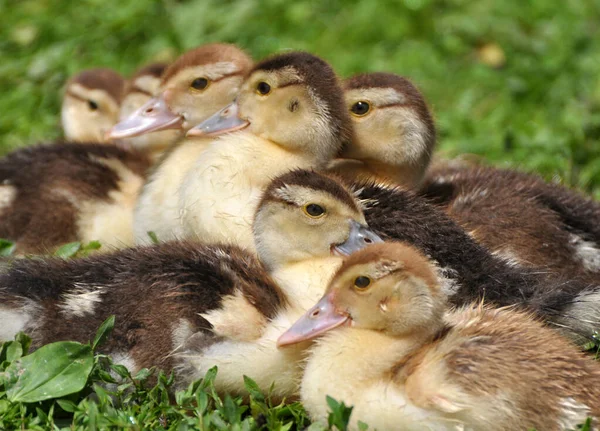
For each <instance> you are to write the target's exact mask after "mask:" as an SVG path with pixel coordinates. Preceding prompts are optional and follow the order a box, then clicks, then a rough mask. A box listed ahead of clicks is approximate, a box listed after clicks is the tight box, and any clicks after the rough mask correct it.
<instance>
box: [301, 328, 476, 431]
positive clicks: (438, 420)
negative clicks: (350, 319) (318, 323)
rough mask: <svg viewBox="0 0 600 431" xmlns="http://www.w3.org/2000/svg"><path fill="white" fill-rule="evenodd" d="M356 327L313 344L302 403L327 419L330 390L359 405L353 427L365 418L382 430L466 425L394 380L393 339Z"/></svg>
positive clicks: (319, 417) (338, 397)
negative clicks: (422, 403) (412, 395)
mask: <svg viewBox="0 0 600 431" xmlns="http://www.w3.org/2000/svg"><path fill="white" fill-rule="evenodd" d="M350 331H355V330H353V329H352V328H342V329H338V330H335V332H333V331H332V332H331V333H329V334H327V335H326V336H325V337H323V338H321V339H320V340H319V341H317V342H316V343H315V345H314V347H313V348H312V349H311V354H310V358H309V360H308V362H307V365H306V368H305V372H304V377H303V379H302V385H301V397H302V403H303V405H304V407H305V408H306V409H307V411H308V412H309V414H310V415H311V417H313V418H314V419H315V420H321V421H326V420H327V416H328V414H329V409H328V405H327V402H326V399H325V397H326V395H329V396H331V397H333V398H334V399H336V400H337V401H338V402H344V403H345V404H346V405H348V406H353V407H354V408H353V411H352V416H351V419H350V427H349V429H353V430H354V429H358V421H362V422H364V423H366V424H368V425H369V428H370V429H380V430H384V429H402V430H422V429H430V430H465V428H464V424H461V423H458V422H457V421H455V420H448V418H444V417H443V416H442V414H441V413H440V412H439V411H432V410H427V409H424V408H421V407H419V406H417V405H415V404H414V403H413V402H412V401H411V399H410V398H409V397H408V395H407V393H406V387H405V385H404V384H402V383H399V382H397V381H394V380H391V379H390V377H389V373H388V372H389V370H390V369H391V368H392V367H393V365H394V363H396V362H397V360H398V351H397V349H394V348H390V341H389V339H387V340H386V339H385V338H384V337H380V336H378V335H377V334H375V333H373V332H371V331H369V333H367V332H366V331H365V333H364V334H362V335H360V336H358V337H356V336H348V335H349V334H351V332H350Z"/></svg>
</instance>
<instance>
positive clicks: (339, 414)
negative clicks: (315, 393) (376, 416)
mask: <svg viewBox="0 0 600 431" xmlns="http://www.w3.org/2000/svg"><path fill="white" fill-rule="evenodd" d="M326 400H327V405H328V406H329V408H330V410H331V413H329V417H328V418H327V422H328V423H329V426H330V427H333V426H335V427H336V428H337V429H339V430H342V431H343V430H345V429H347V428H348V423H349V422H350V415H351V414H352V407H348V406H346V405H345V404H344V403H339V402H337V401H336V400H335V399H333V398H332V397H330V396H329V395H327V397H326Z"/></svg>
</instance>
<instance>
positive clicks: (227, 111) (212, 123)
mask: <svg viewBox="0 0 600 431" xmlns="http://www.w3.org/2000/svg"><path fill="white" fill-rule="evenodd" d="M249 125H250V123H249V122H248V121H247V120H243V119H241V118H240V117H239V107H238V105H237V103H236V102H233V103H231V104H230V105H227V106H226V107H224V108H223V109H221V110H220V111H218V112H217V113H215V114H213V115H212V116H210V117H209V118H207V119H206V120H204V121H203V122H202V123H200V124H198V125H197V126H196V127H193V128H192V129H190V130H189V131H188V132H187V134H186V136H187V137H190V136H206V137H210V136H218V135H222V134H224V133H230V132H235V131H236V130H242V129H244V128H246V127H248V126H249Z"/></svg>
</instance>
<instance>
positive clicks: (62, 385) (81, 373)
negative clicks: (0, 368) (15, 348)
mask: <svg viewBox="0 0 600 431" xmlns="http://www.w3.org/2000/svg"><path fill="white" fill-rule="evenodd" d="M93 365H94V357H93V354H92V348H91V347H90V346H89V345H84V344H80V343H76V342H73V341H60V342H57V343H52V344H48V345H46V346H43V347H40V348H39V349H38V350H36V351H35V352H33V353H32V354H31V355H28V356H24V357H22V358H21V359H19V360H17V361H15V362H13V363H12V364H11V365H10V366H9V367H8V368H7V369H6V375H7V376H8V379H7V382H6V395H7V398H8V399H9V400H10V401H12V402H19V401H20V402H25V403H32V402H36V401H43V400H47V399H50V398H58V397H62V396H65V395H69V394H72V393H75V392H79V391H81V390H82V389H83V387H84V386H85V383H86V382H87V379H88V376H89V375H90V372H91V371H92V367H93Z"/></svg>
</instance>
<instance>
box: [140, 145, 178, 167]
mask: <svg viewBox="0 0 600 431" xmlns="http://www.w3.org/2000/svg"><path fill="white" fill-rule="evenodd" d="M172 146H173V144H172V143H171V142H164V143H162V144H160V145H153V146H152V147H151V148H149V149H148V150H147V151H146V154H147V155H148V158H149V159H150V161H151V162H152V166H155V165H157V164H158V162H159V161H160V160H162V159H163V157H164V156H165V154H166V153H167V150H169V149H170V148H171V147H172Z"/></svg>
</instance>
